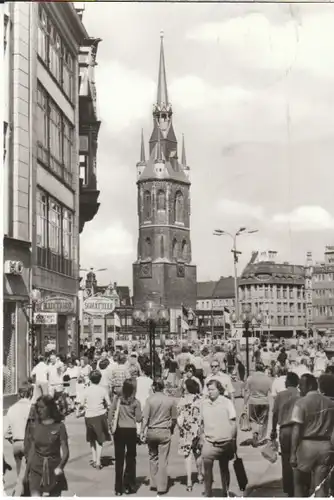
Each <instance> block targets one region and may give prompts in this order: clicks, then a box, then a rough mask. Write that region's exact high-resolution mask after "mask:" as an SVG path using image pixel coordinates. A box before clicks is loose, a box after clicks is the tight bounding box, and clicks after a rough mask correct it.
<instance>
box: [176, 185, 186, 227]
mask: <svg viewBox="0 0 334 500" xmlns="http://www.w3.org/2000/svg"><path fill="white" fill-rule="evenodd" d="M174 214H175V222H184V198H183V194H182V192H181V191H177V192H176V194H175V202H174Z"/></svg>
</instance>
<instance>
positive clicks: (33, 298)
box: [23, 287, 42, 365]
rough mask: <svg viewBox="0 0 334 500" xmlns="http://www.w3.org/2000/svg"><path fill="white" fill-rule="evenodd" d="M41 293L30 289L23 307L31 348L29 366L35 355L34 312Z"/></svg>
mask: <svg viewBox="0 0 334 500" xmlns="http://www.w3.org/2000/svg"><path fill="white" fill-rule="evenodd" d="M41 295H42V294H41V291H40V290H38V288H35V287H32V290H31V292H30V303H29V304H26V305H24V306H23V310H24V312H25V314H26V316H27V319H28V325H29V331H28V342H29V346H30V348H31V363H30V364H31V365H32V364H33V360H34V358H35V355H36V325H35V312H36V306H37V304H38V303H41Z"/></svg>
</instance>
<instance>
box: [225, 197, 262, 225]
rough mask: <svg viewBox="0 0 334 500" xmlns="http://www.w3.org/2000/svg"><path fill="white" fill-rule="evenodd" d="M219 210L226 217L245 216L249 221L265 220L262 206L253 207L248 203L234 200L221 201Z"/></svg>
mask: <svg viewBox="0 0 334 500" xmlns="http://www.w3.org/2000/svg"><path fill="white" fill-rule="evenodd" d="M218 210H219V211H220V212H222V213H223V214H225V215H231V216H235V217H240V216H245V217H247V218H248V219H251V218H253V219H257V220H262V219H263V218H264V209H263V207H261V206H253V205H249V204H247V203H243V202H240V201H233V200H227V199H223V200H219V202H218Z"/></svg>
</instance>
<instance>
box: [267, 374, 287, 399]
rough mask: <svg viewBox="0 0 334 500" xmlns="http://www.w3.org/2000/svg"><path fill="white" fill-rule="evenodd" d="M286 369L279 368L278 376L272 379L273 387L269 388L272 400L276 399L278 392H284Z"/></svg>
mask: <svg viewBox="0 0 334 500" xmlns="http://www.w3.org/2000/svg"><path fill="white" fill-rule="evenodd" d="M287 371H288V370H287V368H285V367H280V368H279V370H278V374H277V375H278V376H277V377H276V378H275V379H274V381H273V385H272V387H271V395H272V397H273V398H276V396H277V394H278V393H279V392H282V391H285V389H286V387H285V381H286V374H287Z"/></svg>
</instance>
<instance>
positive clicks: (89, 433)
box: [85, 413, 111, 445]
mask: <svg viewBox="0 0 334 500" xmlns="http://www.w3.org/2000/svg"><path fill="white" fill-rule="evenodd" d="M85 423H86V440H87V442H88V443H92V442H93V441H97V442H98V443H99V444H100V445H102V444H103V443H105V442H106V441H111V437H110V434H109V427H108V419H107V414H106V413H105V414H104V415H98V416H97V417H85Z"/></svg>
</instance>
